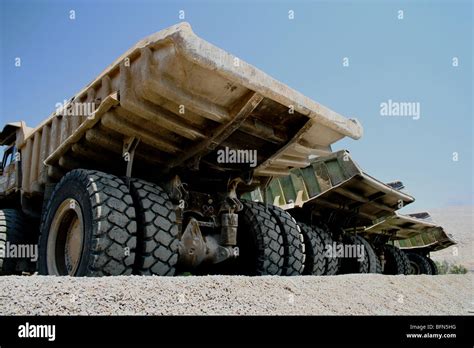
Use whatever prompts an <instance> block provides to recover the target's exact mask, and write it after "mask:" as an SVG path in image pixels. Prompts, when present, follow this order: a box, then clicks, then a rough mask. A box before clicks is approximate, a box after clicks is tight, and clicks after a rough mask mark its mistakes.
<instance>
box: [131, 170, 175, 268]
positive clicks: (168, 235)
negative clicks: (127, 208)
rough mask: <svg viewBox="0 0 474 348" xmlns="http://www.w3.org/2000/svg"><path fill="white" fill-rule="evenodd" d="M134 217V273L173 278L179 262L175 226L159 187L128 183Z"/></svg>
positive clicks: (170, 211) (162, 191)
mask: <svg viewBox="0 0 474 348" xmlns="http://www.w3.org/2000/svg"><path fill="white" fill-rule="evenodd" d="M130 193H131V195H132V198H133V201H134V203H135V211H136V214H137V248H136V256H135V272H136V273H137V274H140V275H158V276H173V275H174V274H175V271H176V263H177V262H178V244H179V240H178V225H177V224H176V213H175V210H174V207H173V204H172V203H171V200H170V198H169V196H168V194H167V193H166V192H165V191H164V190H163V189H162V188H161V187H160V186H158V185H156V184H152V183H149V182H146V181H143V180H140V179H131V180H130Z"/></svg>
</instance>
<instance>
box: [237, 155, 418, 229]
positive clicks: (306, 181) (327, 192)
mask: <svg viewBox="0 0 474 348" xmlns="http://www.w3.org/2000/svg"><path fill="white" fill-rule="evenodd" d="M401 188H403V185H402V184H401V183H400V182H396V183H391V184H385V183H383V182H381V181H379V180H377V179H375V178H373V177H371V176H370V175H368V174H367V173H365V172H364V171H363V170H362V169H361V168H360V167H359V166H358V164H357V163H356V162H355V161H354V160H353V159H352V157H351V156H350V154H349V152H348V151H346V150H342V151H338V152H336V153H333V154H331V155H328V156H322V157H319V158H317V159H315V160H314V161H313V162H312V163H311V165H309V166H307V167H305V168H295V169H293V170H291V172H290V175H288V176H286V177H280V178H275V179H273V180H272V181H271V182H270V183H269V184H268V186H267V187H266V189H265V190H262V189H257V190H255V191H253V192H251V193H249V194H246V197H247V198H249V199H252V200H257V201H265V202H266V203H270V204H274V205H277V206H280V207H281V208H283V209H286V210H291V212H292V213H293V214H294V215H295V216H298V217H300V218H302V219H303V220H307V219H309V216H310V215H316V216H320V217H322V218H323V220H325V221H328V220H329V219H330V220H331V221H332V222H333V223H334V222H337V224H338V225H339V226H340V227H344V228H348V227H351V228H353V227H361V226H371V225H372V224H373V222H374V221H377V220H378V219H380V218H384V217H387V216H391V215H393V214H394V212H395V211H396V210H398V209H400V208H402V207H404V206H406V205H407V204H410V203H412V202H413V201H414V198H413V197H412V196H410V195H408V194H406V193H404V192H401V191H400V189H401Z"/></svg>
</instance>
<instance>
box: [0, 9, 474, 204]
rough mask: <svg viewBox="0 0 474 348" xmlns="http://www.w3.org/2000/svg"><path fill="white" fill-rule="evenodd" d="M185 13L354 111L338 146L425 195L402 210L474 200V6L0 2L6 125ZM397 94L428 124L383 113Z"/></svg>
mask: <svg viewBox="0 0 474 348" xmlns="http://www.w3.org/2000/svg"><path fill="white" fill-rule="evenodd" d="M71 10H73V11H75V19H70V15H71V12H70V11H71ZM180 10H183V11H184V15H185V19H184V20H185V21H187V22H189V23H190V24H191V25H192V27H193V30H194V31H195V32H196V34H197V35H199V36H201V37H202V38H204V39H206V40H208V41H210V42H211V43H213V44H215V45H217V46H219V47H221V48H223V49H225V50H226V51H229V52H231V53H232V54H235V55H236V56H238V57H240V58H241V59H243V60H245V61H247V62H248V63H250V64H253V65H255V66H256V67H258V68H260V69H261V70H263V71H265V72H267V73H268V74H270V75H272V76H273V77H275V78H277V79H278V80H280V81H282V82H284V83H286V84H288V85H289V86H291V87H293V88H295V89H296V90H298V91H300V92H302V93H303V94H305V95H307V96H308V97H310V98H312V99H314V100H315V101H317V102H319V103H321V104H323V105H326V106H328V107H330V108H331V109H333V110H335V111H337V112H339V113H340V114H342V115H344V116H347V117H357V118H358V119H359V121H360V122H361V123H362V125H363V127H364V136H363V138H362V139H360V140H358V141H354V140H351V139H347V140H343V141H340V142H338V143H336V144H335V145H334V149H335V150H337V149H342V148H346V149H348V150H350V151H351V153H352V155H353V157H354V158H355V159H356V160H357V161H358V162H359V164H360V165H361V166H362V168H364V169H365V170H366V172H367V173H369V174H371V175H372V176H374V177H376V178H378V179H380V180H382V181H392V180H396V179H400V180H402V181H403V182H404V183H405V185H406V187H407V190H408V191H409V192H410V193H411V194H413V195H414V196H415V197H416V200H417V201H416V202H415V203H414V204H413V205H412V206H410V207H407V208H406V209H405V211H406V212H410V211H416V210H424V209H429V208H433V207H443V206H449V205H461V204H470V205H472V204H473V159H472V149H473V143H472V135H473V105H472V92H473V90H472V88H473V86H472V60H473V50H472V41H473V37H472V36H473V19H472V17H473V5H472V1H448V0H447V1H416V0H412V1H380V0H378V1H355V0H353V1H132V0H129V1H124V0H122V1H106V0H99V1H88V0H83V1H47V0H45V1H11V0H3V1H2V2H1V5H0V26H1V35H0V38H1V55H0V59H1V61H0V63H1V64H0V69H1V70H0V73H1V76H0V77H1V84H0V88H1V89H0V93H1V94H0V95H1V97H0V103H1V104H0V119H1V124H2V126H3V124H4V123H6V122H11V121H16V120H19V119H22V120H25V121H26V122H27V124H28V125H30V126H36V125H37V124H38V123H39V122H40V121H41V120H42V119H44V118H46V117H47V116H48V115H49V114H50V113H51V112H52V111H53V110H54V106H55V104H56V103H58V102H62V101H63V100H64V99H69V98H70V97H72V96H73V95H74V94H75V93H76V92H78V91H79V90H80V89H81V88H82V87H84V86H85V85H86V84H87V83H89V82H90V81H92V80H93V79H94V77H95V76H96V75H98V74H99V73H100V72H101V71H102V70H103V69H104V68H105V67H106V66H107V65H108V64H110V63H112V62H113V61H114V60H115V59H116V58H117V57H118V56H120V55H121V54H122V53H123V52H124V51H126V50H127V49H128V48H129V47H131V46H132V45H133V44H135V43H136V42H137V41H138V40H139V39H141V38H143V37H145V36H147V35H149V34H151V33H153V32H156V31H159V30H161V29H164V28H166V27H168V26H170V25H173V24H175V23H177V22H180V21H182V20H181V19H180V18H179V15H180ZM289 11H293V12H292V13H293V14H294V18H293V19H290V18H289V17H290V13H289ZM399 11H403V19H399V17H401V12H399ZM181 14H182V13H181ZM17 57H19V58H21V67H15V58H17ZM345 57H347V58H348V62H349V66H344V65H343V63H344V58H345ZM454 57H456V58H457V62H458V64H457V66H453V62H454V61H455V60H453V58H454ZM388 100H392V101H394V102H414V103H419V106H420V118H419V119H418V120H414V119H413V117H387V116H382V115H381V114H380V104H381V103H383V102H387V101H388ZM454 152H456V153H457V154H458V161H453V153H454Z"/></svg>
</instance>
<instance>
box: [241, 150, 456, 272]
mask: <svg viewBox="0 0 474 348" xmlns="http://www.w3.org/2000/svg"><path fill="white" fill-rule="evenodd" d="M403 189H404V185H403V183H402V182H400V181H395V182H391V183H383V182H381V181H379V180H377V179H375V178H374V177H372V176H370V175H368V174H367V173H365V172H364V171H363V170H362V169H361V168H360V167H359V165H358V164H357V163H356V162H355V161H354V160H353V159H352V157H351V155H350V153H349V152H348V151H347V150H341V151H338V152H336V153H332V154H330V155H327V156H320V157H318V158H316V159H314V160H313V161H312V163H311V164H310V165H309V166H307V167H304V168H294V169H292V170H291V171H290V174H289V175H287V176H284V177H279V178H274V179H272V180H271V181H270V182H269V183H268V184H267V185H266V186H265V187H259V188H257V189H256V190H254V191H252V192H249V193H244V194H243V197H244V198H247V199H249V200H252V201H257V202H265V203H268V204H273V205H275V206H278V207H280V208H281V209H284V210H285V211H287V212H289V213H290V215H292V216H293V217H294V218H295V219H296V221H297V224H298V225H300V227H301V229H302V234H303V237H304V244H305V249H306V257H309V258H310V260H312V264H311V262H310V263H309V264H308V265H307V266H308V268H305V270H304V273H306V274H316V275H334V274H341V273H382V272H383V273H385V274H437V269H436V264H435V263H434V262H433V261H432V260H431V259H430V258H429V254H430V252H434V251H437V250H441V249H444V248H446V247H449V246H451V245H454V244H455V243H456V242H455V241H454V240H453V239H452V237H451V236H449V235H448V234H447V233H446V232H445V231H444V229H443V228H442V227H441V226H439V225H436V224H435V223H434V222H433V221H430V217H429V214H428V213H418V214H410V215H402V214H399V213H398V212H397V211H398V210H399V209H401V208H403V207H405V206H406V205H408V204H410V203H412V202H414V198H413V197H412V196H410V195H409V194H407V193H405V192H403ZM348 246H349V247H351V246H352V247H357V246H361V247H362V246H363V250H364V252H365V253H364V255H363V257H360V258H355V257H337V255H336V256H334V255H333V256H332V257H331V255H330V253H329V254H326V255H325V256H323V257H321V256H319V257H318V255H324V253H325V251H327V250H328V249H333V250H336V249H342V250H343V249H344V248H347V247H348Z"/></svg>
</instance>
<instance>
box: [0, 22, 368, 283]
mask: <svg viewBox="0 0 474 348" xmlns="http://www.w3.org/2000/svg"><path fill="white" fill-rule="evenodd" d="M71 68H73V67H71ZM361 135H362V127H361V126H360V124H359V123H358V122H357V121H356V120H350V119H346V118H344V117H343V116H341V115H339V114H337V113H335V112H333V111H331V110H329V109H328V108H326V107H324V106H322V105H320V104H318V103H316V102H314V101H312V100H310V99H308V98H307V97H305V96H303V95H302V94H300V93H298V92H296V91H295V90H293V89H291V88H289V87H288V86H286V85H284V84H282V83H280V82H278V81H276V80H274V79H273V78H271V77H270V76H268V75H266V74H265V73H263V72H262V71H260V70H258V69H256V68H255V67H253V66H251V65H249V64H247V63H245V62H243V61H242V60H240V59H239V58H238V57H235V56H233V55H231V54H228V53H226V52H224V51H223V50H221V49H219V48H217V47H215V46H213V45H212V44H210V43H208V42H206V41H205V40H202V39H200V38H199V37H197V36H196V35H195V34H194V33H193V32H192V30H191V27H190V26H189V25H188V24H186V23H182V24H178V25H175V26H172V27H170V28H168V29H165V30H163V31H160V32H158V33H156V34H154V35H151V36H149V37H147V38H146V39H144V40H142V41H140V42H139V43H138V44H137V45H135V46H134V47H133V48H131V49H130V50H128V51H127V52H125V54H123V55H122V56H121V57H120V58H118V59H117V60H116V61H115V62H114V63H113V64H112V65H110V66H109V67H108V68H107V69H105V70H104V72H102V73H101V74H100V75H99V76H98V77H97V78H96V79H95V80H94V81H93V82H92V83H90V84H89V85H88V86H87V87H85V88H84V89H83V90H81V91H80V92H79V93H78V94H76V95H75V96H74V97H73V98H72V99H71V100H70V101H69V102H68V103H67V105H64V107H62V108H60V109H58V110H56V112H54V113H53V114H52V115H51V116H50V117H48V118H47V119H46V120H45V121H44V122H42V123H41V124H40V125H39V126H38V127H37V128H35V129H31V128H28V127H27V126H26V125H25V124H24V122H19V123H12V124H8V125H6V126H5V128H4V129H3V131H2V132H1V133H0V145H7V146H8V148H7V150H6V151H5V153H4V160H3V163H2V165H1V169H2V171H3V173H2V174H1V176H0V179H1V180H0V226H6V229H7V231H4V230H3V231H0V234H1V235H0V244H5V243H7V242H10V241H15V242H16V243H18V242H23V243H26V244H29V243H38V245H39V252H38V253H39V256H38V265H37V266H38V267H37V269H38V271H39V272H40V273H41V274H55V275H76V276H97V275H124V274H132V273H133V274H142V275H149V274H155V275H160V276H164V275H173V274H175V273H177V272H182V271H193V272H211V271H212V272H217V271H219V272H224V273H238V274H246V275H263V274H271V275H298V274H301V273H302V272H303V267H306V268H309V267H310V266H308V265H304V262H305V259H306V258H305V253H304V245H303V244H302V241H301V238H300V237H301V234H300V230H299V229H298V227H297V226H296V225H295V224H294V222H293V220H292V218H291V216H290V215H289V214H288V213H287V212H285V211H280V210H277V208H276V207H266V206H264V205H261V204H256V203H253V202H246V201H240V200H239V198H240V194H241V193H245V192H250V191H252V190H253V189H254V188H255V187H258V186H261V185H264V184H265V183H266V182H268V181H269V180H270V178H272V177H279V176H285V175H288V174H289V172H290V170H291V169H293V168H304V167H307V166H308V165H309V164H310V161H309V158H310V156H318V155H322V154H324V155H327V154H329V153H331V145H332V144H333V143H334V142H336V141H338V140H339V139H341V138H343V137H345V136H349V137H352V138H354V139H357V138H359V137H360V136H361ZM12 158H14V160H12ZM25 214H26V215H27V217H28V218H26V217H25V216H24V215H25ZM29 219H32V221H33V224H31V225H27V222H29ZM40 221H41V222H40ZM256 241H259V242H258V243H257V242H256ZM0 246H1V245H0ZM2 262H3V259H2V258H1V257H0V273H6V274H10V273H14V272H18V271H21V270H23V271H26V269H25V267H26V266H25V267H23V266H21V265H20V264H19V263H15V262H10V263H9V262H5V263H2ZM2 264H3V266H2ZM216 264H218V265H219V266H215V265H216ZM20 266H21V267H20ZM20 268H21V269H20ZM28 271H31V269H28Z"/></svg>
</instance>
